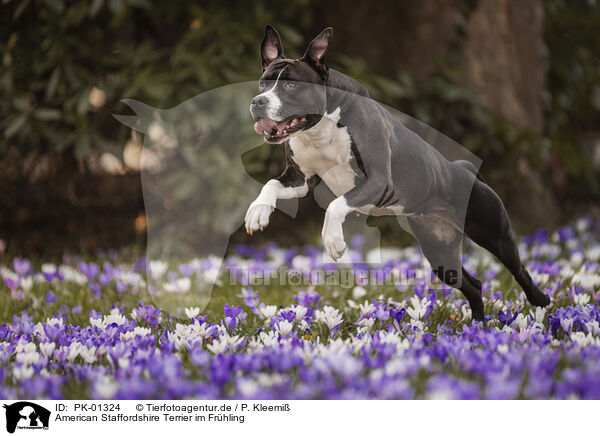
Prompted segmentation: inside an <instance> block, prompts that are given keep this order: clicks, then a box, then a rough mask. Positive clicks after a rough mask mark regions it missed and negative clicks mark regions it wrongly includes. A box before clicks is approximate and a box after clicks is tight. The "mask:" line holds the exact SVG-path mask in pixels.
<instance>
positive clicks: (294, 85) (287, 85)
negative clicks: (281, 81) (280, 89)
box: [283, 82, 296, 89]
mask: <svg viewBox="0 0 600 436" xmlns="http://www.w3.org/2000/svg"><path fill="white" fill-rule="evenodd" d="M283 86H285V87H286V88H287V89H292V88H295V87H296V84H295V83H294V82H285V85H283Z"/></svg>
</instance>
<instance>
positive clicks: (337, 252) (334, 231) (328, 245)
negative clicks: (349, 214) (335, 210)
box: [321, 223, 346, 261]
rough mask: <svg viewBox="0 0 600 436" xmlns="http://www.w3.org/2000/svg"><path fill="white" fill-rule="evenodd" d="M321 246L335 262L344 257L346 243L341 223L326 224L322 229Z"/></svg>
mask: <svg viewBox="0 0 600 436" xmlns="http://www.w3.org/2000/svg"><path fill="white" fill-rule="evenodd" d="M321 236H322V237H323V245H324V246H325V251H326V252H327V254H328V255H329V256H330V257H331V258H332V259H333V260H335V261H337V260H338V259H339V258H340V257H342V256H343V255H344V251H346V241H344V234H343V231H342V224H341V223H333V224H331V223H328V224H326V225H325V226H324V227H323V233H322V234H321Z"/></svg>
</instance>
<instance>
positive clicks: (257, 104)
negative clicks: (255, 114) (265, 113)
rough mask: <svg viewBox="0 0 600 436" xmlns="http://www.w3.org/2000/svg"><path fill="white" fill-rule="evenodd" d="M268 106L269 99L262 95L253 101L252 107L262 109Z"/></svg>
mask: <svg viewBox="0 0 600 436" xmlns="http://www.w3.org/2000/svg"><path fill="white" fill-rule="evenodd" d="M266 104H267V97H262V96H260V95H258V96H256V97H254V98H253V99H252V106H254V107H261V106H264V105H266Z"/></svg>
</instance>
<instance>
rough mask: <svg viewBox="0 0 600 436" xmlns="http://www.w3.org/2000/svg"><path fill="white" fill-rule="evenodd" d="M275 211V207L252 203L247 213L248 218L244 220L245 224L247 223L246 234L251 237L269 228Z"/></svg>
mask: <svg viewBox="0 0 600 436" xmlns="http://www.w3.org/2000/svg"><path fill="white" fill-rule="evenodd" d="M273 209H274V208H273V206H270V205H268V204H256V203H252V204H251V205H250V207H248V212H246V218H245V219H244V222H245V223H246V232H248V234H250V235H251V234H252V233H254V232H256V231H257V230H263V229H264V228H265V227H267V226H268V225H269V218H270V216H271V213H273Z"/></svg>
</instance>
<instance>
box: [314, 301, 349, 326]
mask: <svg viewBox="0 0 600 436" xmlns="http://www.w3.org/2000/svg"><path fill="white" fill-rule="evenodd" d="M315 317H316V319H317V321H319V322H321V323H324V324H325V325H327V327H328V328H329V330H333V329H334V328H335V327H337V326H338V325H340V324H341V323H342V321H343V319H342V315H340V312H339V311H338V310H337V309H336V308H335V307H331V306H325V307H323V309H322V310H319V311H317V312H316V315H315Z"/></svg>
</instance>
